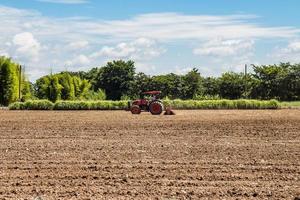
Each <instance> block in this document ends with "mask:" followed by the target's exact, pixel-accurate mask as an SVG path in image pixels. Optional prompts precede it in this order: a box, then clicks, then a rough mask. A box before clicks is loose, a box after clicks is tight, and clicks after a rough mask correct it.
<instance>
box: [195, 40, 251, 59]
mask: <svg viewBox="0 0 300 200" xmlns="http://www.w3.org/2000/svg"><path fill="white" fill-rule="evenodd" d="M253 45H254V41H253V40H240V39H238V40H220V39H217V40H212V41H209V42H207V43H204V44H203V45H201V46H200V47H199V48H196V49H194V51H193V52H194V54H196V55H202V56H220V57H223V56H235V55H239V54H244V53H246V52H249V51H251V50H252V49H253Z"/></svg>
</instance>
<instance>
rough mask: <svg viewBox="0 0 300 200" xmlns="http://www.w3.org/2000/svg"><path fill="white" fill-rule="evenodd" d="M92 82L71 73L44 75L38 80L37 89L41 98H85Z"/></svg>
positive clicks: (55, 99)
mask: <svg viewBox="0 0 300 200" xmlns="http://www.w3.org/2000/svg"><path fill="white" fill-rule="evenodd" d="M90 87H91V84H90V83H89V82H88V81H87V80H85V79H84V80H82V79H81V78H79V77H77V76H71V75H70V74H69V73H65V72H63V73H60V74H54V75H48V76H44V77H42V78H40V79H38V80H37V81H36V84H35V91H36V96H37V97H38V98H39V99H49V100H51V101H53V102H55V101H57V100H61V99H62V100H75V99H84V96H85V95H87V93H88V92H89V89H90Z"/></svg>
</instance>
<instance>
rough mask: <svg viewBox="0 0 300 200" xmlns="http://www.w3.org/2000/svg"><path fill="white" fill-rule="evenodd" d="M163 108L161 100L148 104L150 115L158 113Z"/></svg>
mask: <svg viewBox="0 0 300 200" xmlns="http://www.w3.org/2000/svg"><path fill="white" fill-rule="evenodd" d="M163 110H164V106H163V104H162V103H161V102H159V101H153V102H152V103H151V104H150V105H149V111H150V112H151V114H152V115H160V114H161V113H162V112H163Z"/></svg>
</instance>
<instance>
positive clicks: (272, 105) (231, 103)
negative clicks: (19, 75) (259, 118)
mask: <svg viewBox="0 0 300 200" xmlns="http://www.w3.org/2000/svg"><path fill="white" fill-rule="evenodd" d="M164 104H165V106H171V107H172V108H174V109H277V108H278V107H279V103H278V101H276V100H270V101H259V100H244V99H239V100H202V101H198V100H164ZM127 105H128V104H127V101H125V100H123V101H57V102H55V103H52V102H51V101H48V100H36V101H26V102H15V103H12V104H10V105H9V109H10V110H124V109H126V108H127Z"/></svg>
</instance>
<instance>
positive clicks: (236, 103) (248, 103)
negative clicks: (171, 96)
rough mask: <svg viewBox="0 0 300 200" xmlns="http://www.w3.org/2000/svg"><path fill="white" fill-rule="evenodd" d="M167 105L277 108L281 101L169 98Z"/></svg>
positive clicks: (213, 107)
mask: <svg viewBox="0 0 300 200" xmlns="http://www.w3.org/2000/svg"><path fill="white" fill-rule="evenodd" d="M164 104H165V105H168V106H171V107H172V108H173V109H277V108H279V102H278V101H276V100H270V101H259V100H245V99H238V100H227V99H221V100H203V101H197V100H179V99H177V100H169V101H164Z"/></svg>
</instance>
